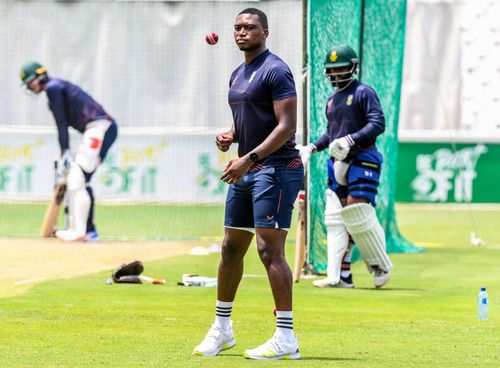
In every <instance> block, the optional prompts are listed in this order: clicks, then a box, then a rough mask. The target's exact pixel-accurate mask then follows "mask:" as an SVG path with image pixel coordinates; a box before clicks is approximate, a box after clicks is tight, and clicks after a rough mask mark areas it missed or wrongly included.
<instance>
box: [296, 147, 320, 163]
mask: <svg viewBox="0 0 500 368" xmlns="http://www.w3.org/2000/svg"><path fill="white" fill-rule="evenodd" d="M295 148H296V149H298V150H299V155H300V159H301V160H302V164H303V165H304V166H305V165H307V163H308V162H309V159H310V158H311V155H312V154H313V153H314V152H316V146H315V145H314V144H312V143H311V144H308V145H307V146H303V145H301V144H297V145H295Z"/></svg>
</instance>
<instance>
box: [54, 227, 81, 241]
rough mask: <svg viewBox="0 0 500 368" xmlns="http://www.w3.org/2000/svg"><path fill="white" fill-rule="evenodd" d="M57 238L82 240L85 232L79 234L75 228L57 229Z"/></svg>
mask: <svg viewBox="0 0 500 368" xmlns="http://www.w3.org/2000/svg"><path fill="white" fill-rule="evenodd" d="M56 238H59V239H61V240H64V241H82V240H83V239H84V238H85V234H79V233H77V232H76V231H75V230H72V229H68V230H57V231H56Z"/></svg>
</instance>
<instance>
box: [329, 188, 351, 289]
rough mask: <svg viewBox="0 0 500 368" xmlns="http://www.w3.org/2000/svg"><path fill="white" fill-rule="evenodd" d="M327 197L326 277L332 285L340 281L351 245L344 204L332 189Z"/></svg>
mask: <svg viewBox="0 0 500 368" xmlns="http://www.w3.org/2000/svg"><path fill="white" fill-rule="evenodd" d="M325 197H326V206H325V225H326V240H327V253H328V264H327V269H326V277H327V279H328V280H329V281H330V282H331V283H332V284H336V283H338V282H339V281H340V267H341V265H342V257H343V256H344V253H345V251H346V249H347V246H348V245H349V235H348V234H347V230H346V227H345V226H344V222H343V220H342V216H341V211H342V204H341V202H340V199H339V197H338V196H337V194H336V193H335V192H334V191H332V190H330V189H327V190H326V191H325Z"/></svg>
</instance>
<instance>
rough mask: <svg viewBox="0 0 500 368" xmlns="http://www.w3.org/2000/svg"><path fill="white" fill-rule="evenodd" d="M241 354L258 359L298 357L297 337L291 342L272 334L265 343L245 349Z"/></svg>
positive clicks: (290, 358)
mask: <svg viewBox="0 0 500 368" xmlns="http://www.w3.org/2000/svg"><path fill="white" fill-rule="evenodd" d="M243 356H244V357H245V358H247V359H259V360H277V359H285V360H292V359H300V351H299V344H298V342H297V338H295V339H293V341H292V342H285V341H282V340H281V339H280V338H279V337H277V336H276V335H274V336H273V337H271V338H270V339H269V340H268V341H267V342H266V343H265V344H262V345H261V346H258V347H256V348H255V349H249V350H245V353H244V354H243Z"/></svg>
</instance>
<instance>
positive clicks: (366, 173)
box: [328, 149, 383, 206]
mask: <svg viewBox="0 0 500 368" xmlns="http://www.w3.org/2000/svg"><path fill="white" fill-rule="evenodd" d="M382 161H383V158H382V155H381V154H380V152H378V151H377V150H376V149H372V150H369V151H365V152H361V153H360V154H359V155H357V156H356V157H355V158H354V159H353V160H351V162H350V166H349V169H348V170H347V185H340V184H339V183H338V182H337V180H336V179H335V174H334V169H333V160H328V187H329V188H330V189H331V190H333V191H334V192H335V193H337V195H338V197H339V198H347V196H348V195H350V196H351V197H354V198H365V199H368V201H370V203H371V204H372V205H374V206H375V205H376V202H377V193H378V185H379V179H380V171H381V169H382Z"/></svg>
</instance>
